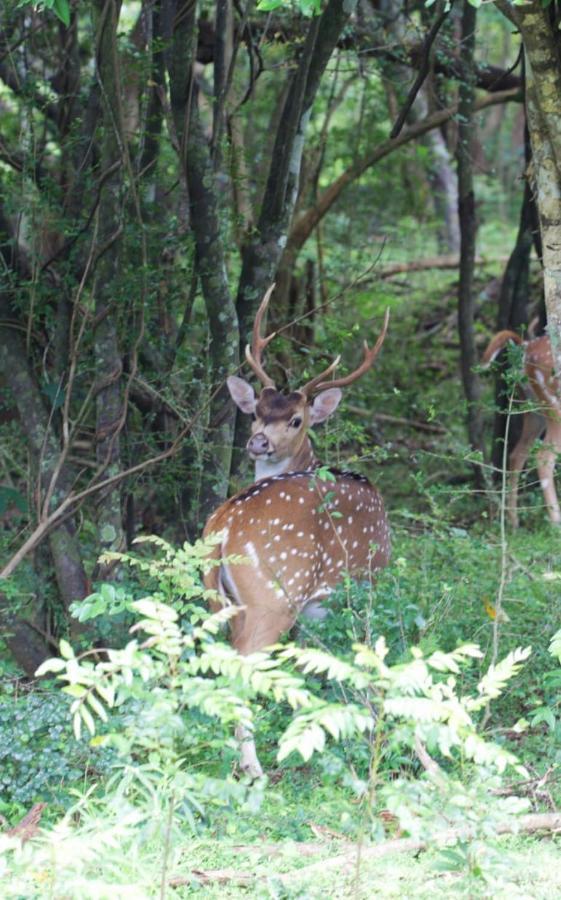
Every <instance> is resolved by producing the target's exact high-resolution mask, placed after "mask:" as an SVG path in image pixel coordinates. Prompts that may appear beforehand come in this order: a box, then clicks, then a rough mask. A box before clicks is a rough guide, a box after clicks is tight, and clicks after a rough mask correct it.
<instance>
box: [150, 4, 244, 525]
mask: <svg viewBox="0 0 561 900" xmlns="http://www.w3.org/2000/svg"><path fill="white" fill-rule="evenodd" d="M175 23H176V24H175V28H174V32H173V44H172V51H171V53H170V54H169V55H168V60H167V65H168V72H169V77H170V96H171V108H172V113H173V119H174V122H175V127H176V130H177V134H178V137H179V139H180V152H181V165H182V167H183V170H184V172H185V176H186V180H187V187H188V192H189V207H190V213H191V225H192V228H193V232H194V236H195V247H196V268H197V272H198V274H199V278H200V284H201V290H202V294H203V297H204V301H205V306H206V311H207V316H208V325H209V333H210V347H209V351H210V381H211V390H212V395H211V400H210V405H209V428H210V441H209V445H208V453H207V455H206V457H205V459H204V461H203V463H204V465H203V485H202V491H201V498H202V499H201V513H202V515H203V516H204V517H205V518H206V516H207V515H208V514H209V513H210V511H211V510H212V509H213V508H214V507H216V506H217V505H218V504H219V503H221V502H222V501H223V500H224V499H225V498H226V496H227V493H228V485H229V478H230V467H231V458H232V446H233V442H234V441H233V438H234V426H235V420H236V416H235V407H234V405H233V403H232V402H231V400H230V396H229V394H228V391H227V389H226V377H227V376H228V375H231V374H232V372H234V371H236V369H237V367H238V365H239V357H238V347H239V330H238V319H237V314H236V309H235V306H234V303H233V300H232V298H231V295H230V289H229V286H228V278H227V273H226V263H225V252H224V245H223V241H222V234H221V230H220V210H219V206H218V201H217V194H218V192H217V189H216V183H215V175H214V171H213V166H212V161H211V158H210V151H209V147H208V144H207V141H206V138H205V135H204V131H203V127H202V123H201V120H200V115H199V109H198V103H197V89H196V85H195V84H194V80H193V74H192V73H193V63H194V60H195V52H196V44H197V41H196V37H197V29H196V5H195V4H194V3H193V2H192V0H180V2H179V3H178V4H177V6H176V8H175Z"/></svg>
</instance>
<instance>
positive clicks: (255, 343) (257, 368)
mask: <svg viewBox="0 0 561 900" xmlns="http://www.w3.org/2000/svg"><path fill="white" fill-rule="evenodd" d="M274 289H275V285H274V284H272V285H271V287H270V288H269V290H268V291H267V293H266V294H265V296H264V297H263V299H262V301H261V303H260V304H259V309H258V310H257V314H256V316H255V321H254V323H253V336H252V340H251V349H250V347H249V344H247V346H246V348H245V358H246V359H247V361H248V363H249V365H250V366H251V368H252V369H253V371H254V372H255V374H256V375H257V377H258V379H259V381H260V382H261V383H262V384H263V385H264V386H265V387H272V388H274V386H275V383H274V381H273V379H272V378H270V377H269V376H268V375H267V373H266V372H265V369H264V368H263V365H262V363H261V353H262V352H263V350H264V349H265V347H266V346H267V344H268V343H269V342H270V341H272V340H273V338H274V336H275V335H276V331H273V332H272V333H271V334H269V335H268V336H267V337H262V336H261V322H262V320H263V316H264V315H265V312H266V310H267V307H268V305H269V300H270V299H271V294H272V293H273V291H274Z"/></svg>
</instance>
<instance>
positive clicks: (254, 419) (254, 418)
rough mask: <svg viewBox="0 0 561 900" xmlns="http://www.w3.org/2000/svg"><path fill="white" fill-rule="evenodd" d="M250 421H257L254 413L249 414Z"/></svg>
mask: <svg viewBox="0 0 561 900" xmlns="http://www.w3.org/2000/svg"><path fill="white" fill-rule="evenodd" d="M251 421H252V422H256V421H257V416H256V415H255V413H251Z"/></svg>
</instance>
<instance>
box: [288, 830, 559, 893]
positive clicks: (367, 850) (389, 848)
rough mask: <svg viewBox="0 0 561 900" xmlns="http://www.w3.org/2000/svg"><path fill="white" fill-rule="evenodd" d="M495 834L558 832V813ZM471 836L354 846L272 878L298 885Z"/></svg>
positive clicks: (451, 833)
mask: <svg viewBox="0 0 561 900" xmlns="http://www.w3.org/2000/svg"><path fill="white" fill-rule="evenodd" d="M495 831H496V833H497V834H519V833H522V834H533V833H535V832H536V831H548V832H553V833H556V832H561V813H528V814H527V815H525V816H520V817H518V818H516V817H513V818H512V819H511V820H510V821H508V822H502V823H500V824H499V825H498V826H497V827H496V829H495ZM474 837H475V830H474V829H473V828H449V829H447V830H446V831H442V832H441V833H440V834H438V835H435V837H434V838H433V839H432V840H431V842H430V844H429V842H428V841H422V840H418V839H416V838H394V839H393V840H389V841H383V842H382V843H381V844H375V845H374V846H372V847H367V846H364V845H362V846H357V845H353V847H352V849H350V850H346V851H345V852H344V853H339V854H338V855H337V856H332V857H331V858H330V859H322V860H321V861H320V862H315V863H311V864H310V865H308V866H304V868H302V869H298V870H293V871H291V872H285V873H283V874H282V875H276V876H275V877H276V879H277V880H278V881H281V882H283V883H289V882H291V881H294V880H298V881H299V882H301V881H302V879H303V878H308V877H309V876H313V875H315V873H316V872H317V873H318V874H324V873H325V872H328V871H332V870H336V871H337V872H339V873H340V872H344V871H345V870H346V871H347V872H348V873H349V874H351V873H352V872H354V871H355V869H356V863H357V856H360V860H361V861H362V862H365V861H367V860H374V859H381V858H382V857H384V856H389V855H391V854H393V853H418V852H419V851H421V850H428V849H429V847H431V846H435V845H436V846H439V847H440V846H447V845H449V844H454V843H456V841H469V840H472V839H473V838H474Z"/></svg>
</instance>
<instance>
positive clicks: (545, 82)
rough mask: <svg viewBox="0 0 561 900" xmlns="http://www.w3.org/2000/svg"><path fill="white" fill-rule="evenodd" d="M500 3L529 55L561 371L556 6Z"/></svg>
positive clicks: (560, 70)
mask: <svg viewBox="0 0 561 900" xmlns="http://www.w3.org/2000/svg"><path fill="white" fill-rule="evenodd" d="M497 6H498V7H499V9H501V11H502V12H503V13H504V15H505V16H507V18H509V19H510V20H511V21H512V22H514V23H515V25H516V26H517V27H518V29H519V31H520V35H521V37H522V41H523V43H524V52H525V60H526V116H527V122H528V131H529V133H530V141H531V144H532V160H533V167H532V177H533V182H534V188H535V196H536V202H537V206H538V213H539V219H540V231H541V238H542V248H543V256H542V259H543V273H544V295H545V305H546V309H547V321H548V333H549V337H550V340H551V347H552V351H553V359H554V362H555V369H556V371H557V373H558V374H561V117H560V116H559V109H560V105H561V61H560V55H559V31H558V28H557V18H556V16H554V15H552V7H551V6H550V5H546V6H544V5H543V4H542V3H541V0H529V2H528V3H525V4H524V5H522V6H513V5H511V4H509V3H507V2H505V0H497Z"/></svg>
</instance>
